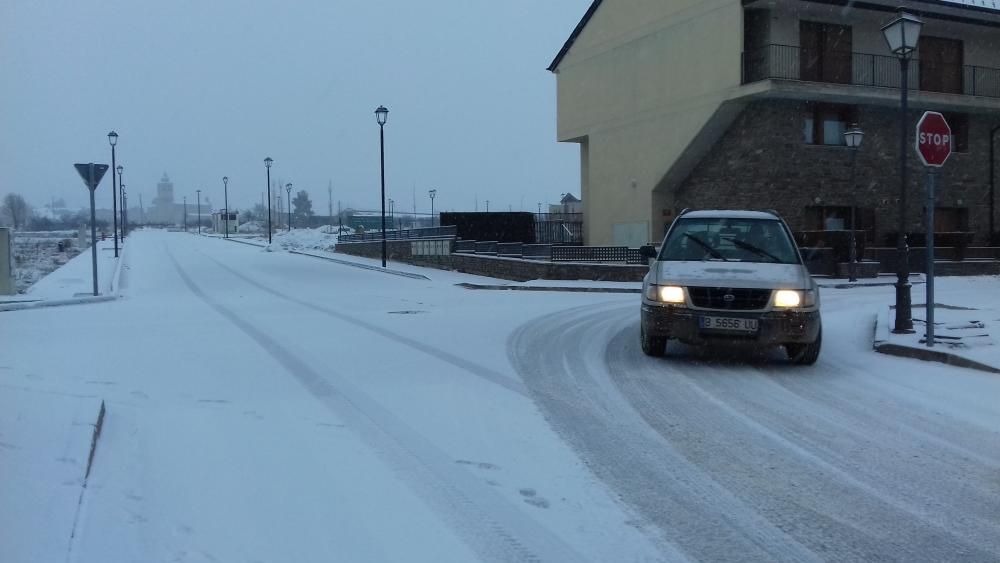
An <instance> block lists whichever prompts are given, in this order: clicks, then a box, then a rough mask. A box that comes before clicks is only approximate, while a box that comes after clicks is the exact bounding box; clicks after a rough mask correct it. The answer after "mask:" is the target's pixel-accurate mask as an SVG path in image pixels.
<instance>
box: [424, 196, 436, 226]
mask: <svg viewBox="0 0 1000 563" xmlns="http://www.w3.org/2000/svg"><path fill="white" fill-rule="evenodd" d="M427 195H429V196H431V226H432V227H433V226H434V198H435V197H437V195H438V191H437V190H430V191H428V192H427Z"/></svg>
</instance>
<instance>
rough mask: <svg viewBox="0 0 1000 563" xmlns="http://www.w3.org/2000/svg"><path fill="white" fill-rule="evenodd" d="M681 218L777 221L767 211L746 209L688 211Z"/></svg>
mask: <svg viewBox="0 0 1000 563" xmlns="http://www.w3.org/2000/svg"><path fill="white" fill-rule="evenodd" d="M681 217H683V218H685V219H777V218H778V217H777V216H776V215H775V214H773V213H769V212H767V211H748V210H744V209H700V210H698V211H688V212H687V213H685V214H684V215H682V216H681Z"/></svg>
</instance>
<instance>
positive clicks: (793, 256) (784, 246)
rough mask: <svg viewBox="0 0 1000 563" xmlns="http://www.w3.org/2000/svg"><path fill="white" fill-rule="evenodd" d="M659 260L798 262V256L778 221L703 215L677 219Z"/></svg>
mask: <svg viewBox="0 0 1000 563" xmlns="http://www.w3.org/2000/svg"><path fill="white" fill-rule="evenodd" d="M660 260H669V261H705V260H718V261H724V262H730V261H732V262H772V263H777V264H797V263H799V256H798V253H796V252H795V247H794V246H793V245H792V241H791V239H790V238H789V236H788V234H787V232H786V231H785V229H784V228H783V227H782V225H781V223H780V222H779V221H777V220H774V219H749V218H730V217H706V218H691V219H678V220H677V224H676V225H674V227H673V228H672V229H671V230H670V234H669V235H668V237H667V240H666V242H665V243H664V245H663V249H662V250H661V251H660Z"/></svg>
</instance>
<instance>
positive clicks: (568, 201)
mask: <svg viewBox="0 0 1000 563" xmlns="http://www.w3.org/2000/svg"><path fill="white" fill-rule="evenodd" d="M549 213H553V214H555V213H562V214H566V213H583V201H582V200H581V199H579V198H577V197H576V196H575V195H573V194H563V197H562V199H561V200H559V203H558V204H556V205H549Z"/></svg>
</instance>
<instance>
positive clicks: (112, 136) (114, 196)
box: [108, 131, 118, 258]
mask: <svg viewBox="0 0 1000 563" xmlns="http://www.w3.org/2000/svg"><path fill="white" fill-rule="evenodd" d="M108 142H109V143H111V168H114V169H115V170H117V168H116V166H115V145H117V144H118V133H115V132H114V131H111V132H110V133H108ZM111 219H112V221H113V222H114V235H115V258H118V186H117V182H115V175H114V174H112V175H111Z"/></svg>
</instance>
